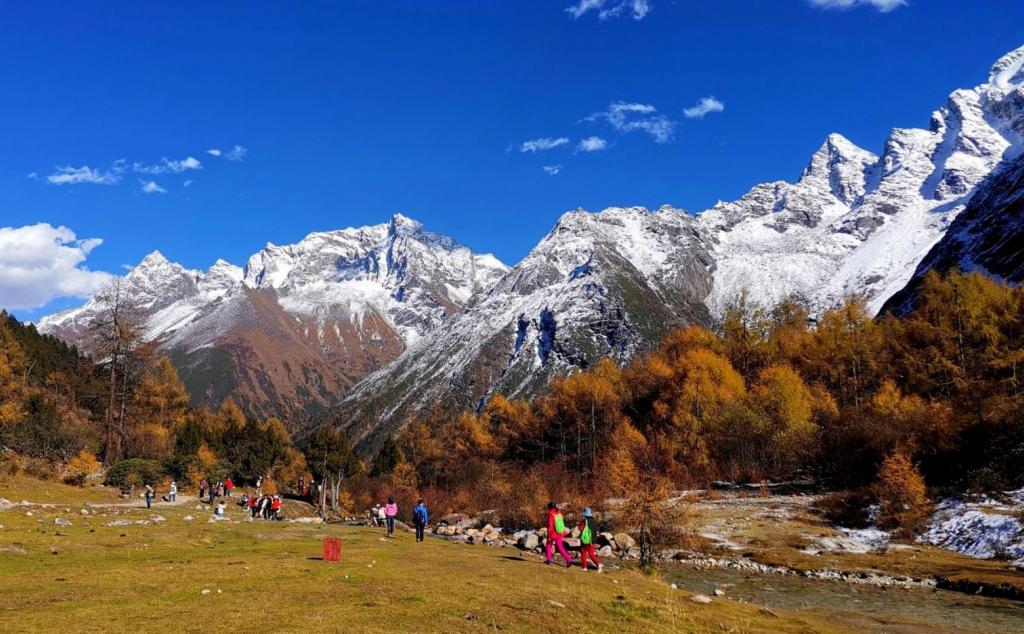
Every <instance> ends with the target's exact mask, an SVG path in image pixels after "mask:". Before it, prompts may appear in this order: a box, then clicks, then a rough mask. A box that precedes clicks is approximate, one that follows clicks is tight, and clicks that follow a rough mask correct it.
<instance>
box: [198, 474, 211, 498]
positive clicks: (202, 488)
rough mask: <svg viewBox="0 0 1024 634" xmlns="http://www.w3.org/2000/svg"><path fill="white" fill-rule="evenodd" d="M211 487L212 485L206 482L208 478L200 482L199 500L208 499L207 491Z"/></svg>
mask: <svg viewBox="0 0 1024 634" xmlns="http://www.w3.org/2000/svg"><path fill="white" fill-rule="evenodd" d="M209 487H210V483H209V482H207V481H206V478H203V479H202V480H200V481H199V499H200V500H202V499H203V498H204V497H206V489H208V488H209Z"/></svg>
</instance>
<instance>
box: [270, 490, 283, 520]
mask: <svg viewBox="0 0 1024 634" xmlns="http://www.w3.org/2000/svg"><path fill="white" fill-rule="evenodd" d="M280 513H281V497H280V496H277V495H275V496H274V500H273V501H272V502H271V503H270V519H274V520H277V519H281V518H280Z"/></svg>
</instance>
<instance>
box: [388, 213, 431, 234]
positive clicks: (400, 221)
mask: <svg viewBox="0 0 1024 634" xmlns="http://www.w3.org/2000/svg"><path fill="white" fill-rule="evenodd" d="M388 230H389V231H391V232H392V233H418V232H420V231H422V230H423V224H422V223H420V222H418V221H416V220H413V219H412V218H409V217H408V216H403V215H402V214H399V213H396V214H395V215H393V216H391V220H390V221H389V222H388Z"/></svg>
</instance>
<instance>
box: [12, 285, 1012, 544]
mask: <svg viewBox="0 0 1024 634" xmlns="http://www.w3.org/2000/svg"><path fill="white" fill-rule="evenodd" d="M100 299H101V301H102V302H104V305H106V306H107V311H106V313H105V315H104V316H103V317H101V318H100V319H99V320H97V322H96V323H95V324H93V328H94V333H95V337H96V338H97V344H96V346H95V348H94V349H95V350H96V352H95V353H94V357H93V358H92V359H90V358H88V357H85V356H84V355H82V354H81V353H80V352H79V351H78V350H76V349H75V348H73V347H70V346H68V345H66V344H64V343H63V342H61V341H59V340H57V339H56V338H54V337H50V336H45V335H40V334H39V333H37V332H36V331H35V329H34V327H32V326H31V325H24V324H20V323H18V322H17V320H15V319H14V318H13V317H10V316H7V315H3V319H0V445H2V446H3V447H5V448H7V449H9V450H13V451H14V452H18V453H20V454H24V455H29V456H35V457H39V458H45V459H49V460H60V461H68V460H71V459H73V458H76V457H77V458H79V461H78V462H79V463H83V462H84V464H90V463H89V462H88V460H86V458H89V457H90V456H95V457H96V458H98V459H99V460H101V461H102V462H103V464H104V465H106V466H108V467H110V466H113V465H115V464H117V463H122V462H124V461H126V460H129V461H135V462H132V463H131V465H134V466H132V468H127V467H121V468H120V469H118V470H117V471H116V472H117V473H126V474H128V475H127V476H125V477H126V478H129V479H130V478H131V477H135V478H136V479H139V478H142V476H141V475H138V474H140V473H144V472H146V473H148V472H149V471H152V470H154V469H156V470H158V472H159V473H163V474H168V475H172V476H174V477H177V478H179V479H180V480H183V481H196V480H198V479H199V478H200V477H203V476H206V477H207V478H213V479H219V478H220V477H221V476H222V475H226V474H232V475H233V476H234V477H235V478H236V480H240V481H245V480H246V479H252V480H254V479H255V478H257V477H260V476H262V477H264V478H268V480H265V482H267V483H268V485H269V486H271V487H273V486H275V484H274V483H285V482H289V483H291V482H295V481H297V480H298V478H299V477H301V476H302V475H304V474H307V473H309V474H312V475H313V477H315V478H316V480H317V481H318V482H325V483H326V485H327V486H326V488H327V490H328V494H329V499H330V500H331V504H332V506H333V507H334V508H335V510H337V511H338V512H342V511H348V510H350V509H352V508H366V507H368V506H369V505H371V504H372V503H373V502H374V501H379V500H380V499H382V498H384V497H386V496H388V495H394V496H395V497H397V498H398V499H399V501H400V502H403V501H404V502H405V503H404V504H403V506H404V507H405V508H411V506H412V501H413V500H414V498H415V497H417V496H420V495H423V496H424V497H426V498H427V499H428V502H430V503H431V506H432V508H434V509H435V512H443V511H446V510H461V511H470V512H472V511H483V510H495V511H498V512H499V514H500V515H501V516H502V518H503V519H504V521H506V522H507V523H508V524H509V525H512V524H516V523H531V522H535V521H537V520H538V519H539V513H540V512H541V511H542V509H543V507H544V504H545V503H546V502H547V501H548V500H549V499H558V500H563V501H569V502H579V503H580V504H579V505H581V506H582V505H583V504H584V503H585V502H591V503H593V502H594V501H595V500H598V499H604V498H607V497H609V496H617V495H622V496H624V495H626V494H628V493H632V494H635V493H636V492H637V491H645V492H646V494H645V495H646V496H647V498H648V499H655V498H657V497H658V496H660V495H663V494H664V493H666V492H667V491H670V490H672V489H673V488H675V489H678V488H689V487H694V486H703V485H706V484H708V483H710V482H711V481H713V480H729V481H733V482H759V481H761V480H788V479H794V478H812V479H814V480H816V481H817V482H819V483H820V484H821V485H822V486H823V487H826V488H832V489H849V490H864V491H868V490H870V491H873V492H874V495H875V497H876V498H878V497H886V496H888V497H890V498H892V499H894V500H896V502H894V504H896V505H898V504H899V500H901V499H903V498H901V497H900V496H901V495H904V494H905V493H906V489H907V487H910V488H912V489H914V491H916V493H914V495H915V496H917V497H921V496H922V495H923V493H922V491H923V487H925V486H927V487H931V488H936V487H938V488H946V489H949V490H955V491H963V490H969V489H1001V488H1009V487H1014V486H1020V485H1022V484H1024V420H1022V417H1021V414H1020V413H1021V412H1022V411H1024V392H1022V389H1021V376H1020V372H1021V365H1022V363H1024V290H1022V289H1021V288H1012V287H1010V286H1007V285H1004V284H1001V283H999V282H997V281H994V280H991V279H989V278H986V277H984V276H982V275H979V274H963V273H960V272H957V271H953V272H950V273H948V274H946V275H939V274H935V273H932V274H929V275H928V276H927V277H926V278H925V280H924V283H923V284H922V287H921V290H920V293H919V296H918V299H917V302H916V305H915V308H914V309H913V310H912V311H910V312H909V313H907V314H905V315H901V316H895V315H891V314H886V315H883V316H881V317H878V318H872V316H871V315H870V314H869V313H868V311H867V310H866V308H865V305H864V302H863V301H861V300H859V299H856V298H851V299H849V300H847V301H846V302H845V303H844V304H843V305H841V306H839V307H837V308H835V309H833V310H829V311H827V312H825V313H824V314H822V315H821V316H820V317H818V318H817V319H812V318H811V317H810V313H809V311H808V309H807V308H806V307H805V306H804V305H803V304H802V303H801V302H800V301H799V300H797V299H795V298H790V299H786V300H784V301H782V302H780V303H779V304H778V305H776V306H771V307H764V306H759V305H756V304H754V303H752V302H751V301H750V300H749V298H748V297H747V296H746V295H745V294H741V295H740V296H739V297H737V298H736V300H735V301H734V302H733V303H732V304H731V305H730V306H729V307H728V309H727V310H726V311H725V314H724V316H723V319H722V321H721V323H720V325H719V326H718V327H717V328H716V329H714V330H707V329H703V328H698V327H690V328H682V329H679V330H675V331H673V332H671V333H670V334H669V335H668V336H666V337H665V339H664V340H663V341H662V342H661V343H660V345H659V346H658V347H657V348H656V349H654V350H651V351H650V352H648V353H647V354H645V355H643V356H641V357H638V358H636V359H635V360H634V361H632V362H631V363H629V364H627V365H625V366H624V367H618V366H616V365H615V364H614V363H613V362H612V361H611V360H608V359H603V360H601V361H598V362H597V363H596V364H594V365H593V366H592V367H590V368H588V369H586V370H582V371H578V372H575V373H573V374H570V375H568V376H565V377H562V378H558V379H556V380H554V381H553V382H552V383H551V384H550V386H549V387H548V388H547V389H546V391H545V392H543V393H542V394H539V395H537V396H536V397H534V398H533V399H532V400H527V399H522V398H515V399H508V398H505V397H503V396H500V395H497V396H494V397H493V398H491V399H490V400H489V401H488V402H487V403H486V404H485V405H484V406H483V407H482V408H481V409H479V410H477V411H464V412H452V411H449V410H445V409H441V408H439V409H437V410H434V411H429V412H427V413H425V414H423V415H420V416H417V417H415V418H413V419H411V420H409V421H407V422H406V425H405V426H404V431H403V432H402V433H400V434H399V435H398V436H396V437H394V438H391V439H389V440H388V441H387V442H386V443H385V445H384V447H383V449H382V450H381V451H380V452H379V454H378V455H377V456H375V457H374V458H373V459H372V460H369V461H363V460H361V459H359V458H358V457H356V456H355V455H354V454H353V452H352V450H351V448H350V446H349V442H348V439H347V438H346V437H345V435H344V433H342V432H339V431H337V430H335V429H332V428H329V427H325V428H321V429H319V430H316V431H315V432H314V433H313V434H312V435H311V436H310V437H309V438H308V439H306V440H305V442H304V444H303V447H302V451H300V450H299V449H298V448H296V447H295V446H294V445H293V443H292V440H291V438H290V437H289V435H288V433H287V431H286V429H285V425H284V424H283V423H282V421H280V420H278V419H274V418H271V419H267V420H255V419H251V418H247V417H246V416H245V415H244V413H243V412H242V410H241V409H240V408H239V407H238V405H237V404H235V403H234V401H232V400H231V399H230V398H229V399H227V400H225V401H224V402H223V403H221V405H220V406H219V407H218V408H216V409H210V408H207V407H193V406H190V405H189V398H188V394H187V392H186V391H185V389H184V387H183V386H182V384H181V381H180V380H179V379H178V376H177V372H176V371H175V369H174V367H173V365H172V364H171V363H170V361H169V360H168V359H166V358H165V357H161V356H159V355H158V354H156V353H155V352H154V350H153V347H152V344H150V343H147V342H145V341H143V340H142V339H141V338H140V337H139V335H138V331H137V328H135V327H134V325H133V324H134V323H135V321H134V319H133V318H132V308H131V306H130V304H128V302H127V301H126V298H125V297H124V294H123V293H122V292H120V290H119V289H117V288H112V289H109V290H108V291H106V292H105V295H104V296H101V298H100ZM83 452H84V454H86V455H85V456H83V455H82V454H83ZM147 470H149V471H147ZM133 474H134V475H133ZM911 480H913V482H911ZM880 481H884V482H886V483H887V486H886V487H882V488H879V484H878V483H879V482H880ZM872 487H873V488H872ZM265 488H266V487H265Z"/></svg>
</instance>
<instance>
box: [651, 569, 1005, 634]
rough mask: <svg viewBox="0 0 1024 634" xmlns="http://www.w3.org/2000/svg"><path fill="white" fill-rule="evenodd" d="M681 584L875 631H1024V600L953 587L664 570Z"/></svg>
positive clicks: (730, 572) (733, 571) (672, 580)
mask: <svg viewBox="0 0 1024 634" xmlns="http://www.w3.org/2000/svg"><path fill="white" fill-rule="evenodd" d="M665 578H666V579H667V580H668V581H669V582H672V583H675V584H677V585H678V586H679V588H681V589H683V590H688V591H690V592H699V593H702V594H706V595H708V596H711V597H714V592H715V589H716V588H720V589H722V590H724V591H725V593H726V597H727V598H731V599H739V600H743V601H747V602H750V603H754V604H757V605H763V606H767V607H769V608H782V609H788V610H799V611H807V612H811V613H813V614H815V615H817V616H819V617H821V618H822V619H823V620H826V621H828V622H829V623H832V624H835V625H839V626H845V627H849V628H852V629H857V630H860V631H871V632H1024V603H1020V602H1017V601H1011V600H1008V599H994V598H989V597H982V596H975V595H967V594H963V593H959V592H952V591H949V590H934V589H920V588H913V589H904V588H878V587H875V586H870V585H866V584H852V583H845V582H841V581H817V580H809V579H802V578H799V577H788V576H782V575H779V576H776V575H761V574H753V573H744V572H740V571H736V570H700V569H697V568H689V567H685V566H680V567H677V568H672V569H670V570H668V571H666V572H665Z"/></svg>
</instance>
